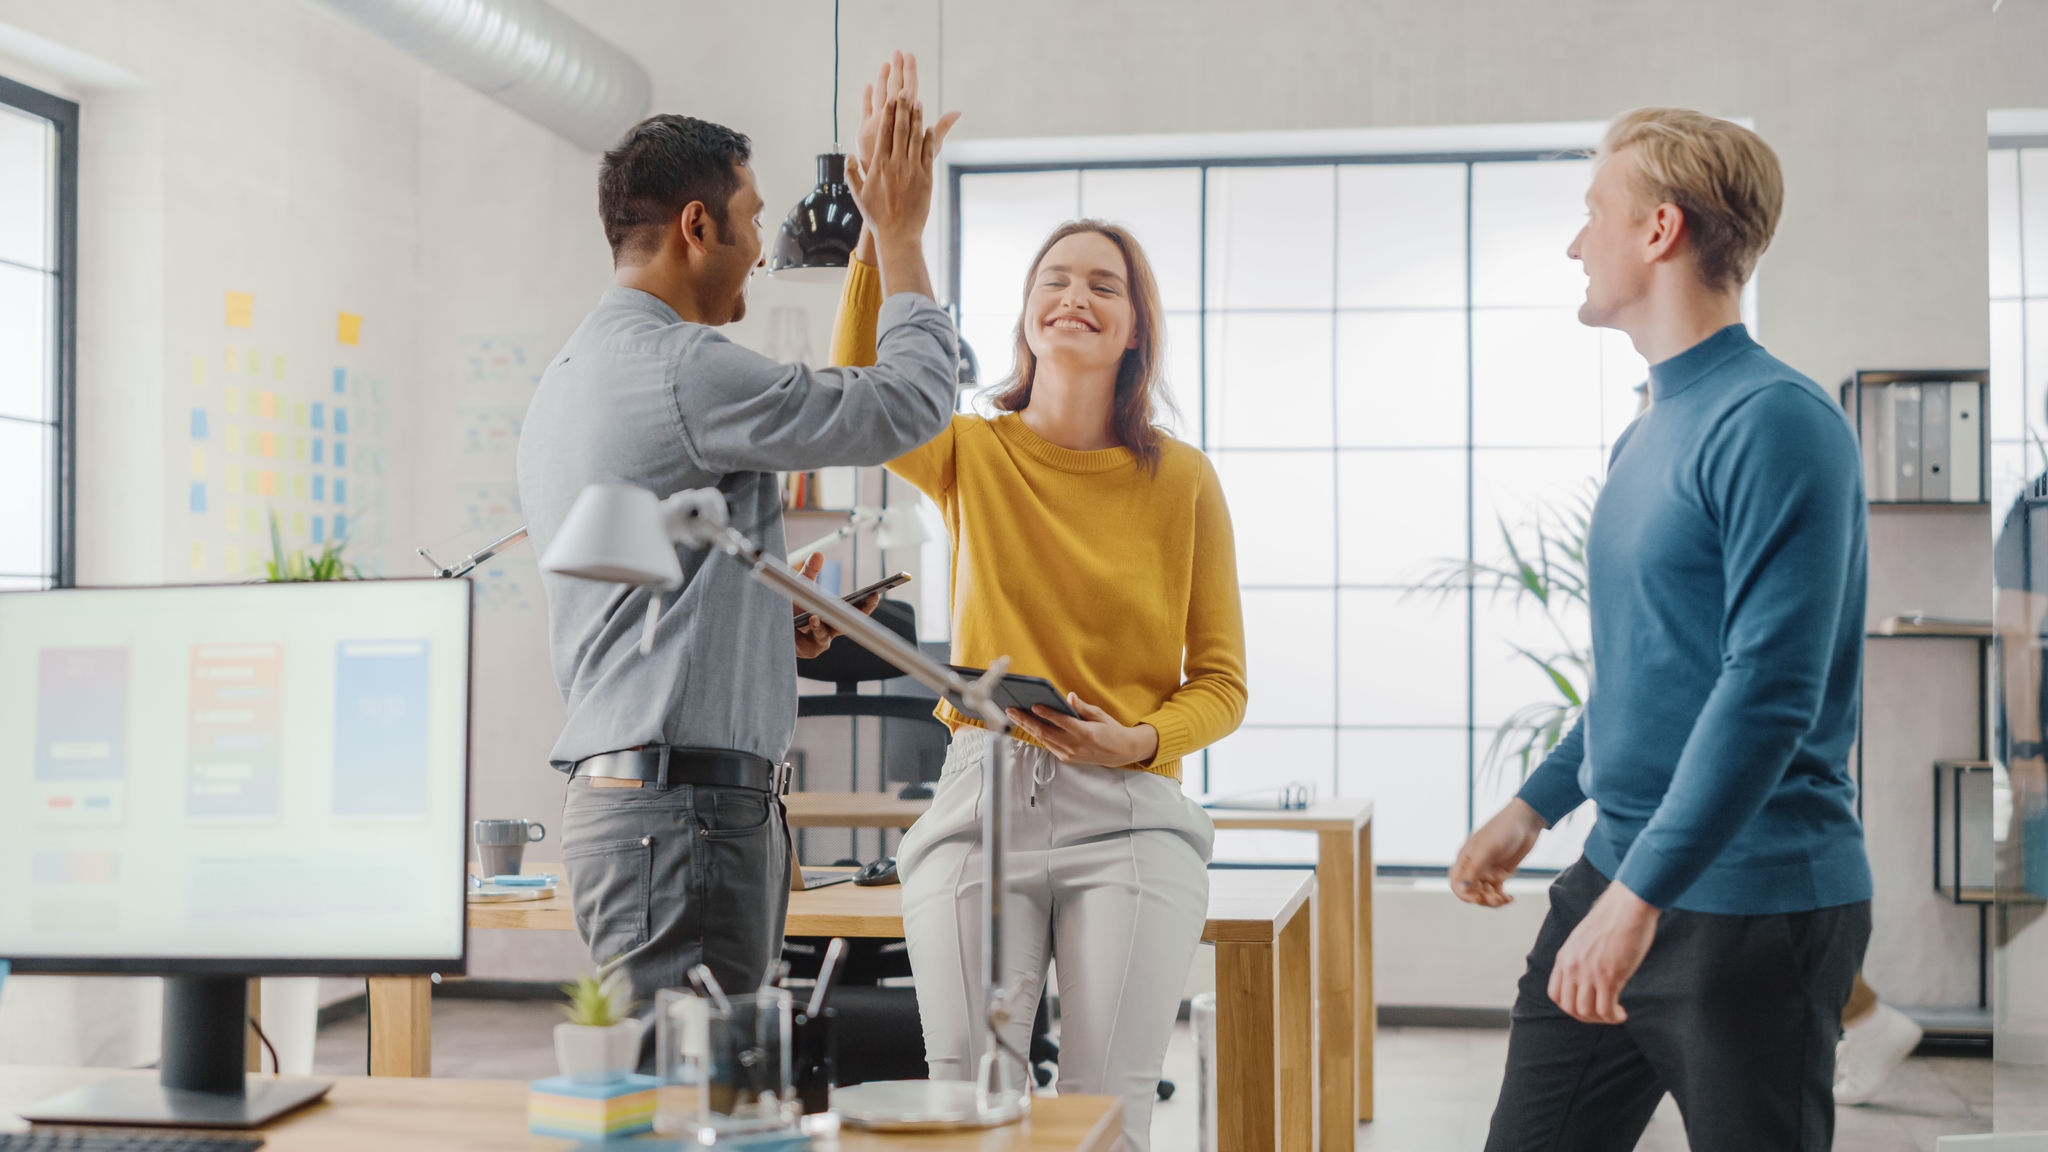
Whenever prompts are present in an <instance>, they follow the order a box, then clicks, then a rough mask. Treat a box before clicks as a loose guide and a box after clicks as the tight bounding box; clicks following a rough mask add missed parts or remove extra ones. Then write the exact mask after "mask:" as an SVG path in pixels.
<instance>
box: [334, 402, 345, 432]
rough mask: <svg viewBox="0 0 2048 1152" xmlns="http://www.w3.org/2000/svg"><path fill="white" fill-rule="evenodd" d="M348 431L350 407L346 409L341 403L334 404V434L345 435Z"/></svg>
mask: <svg viewBox="0 0 2048 1152" xmlns="http://www.w3.org/2000/svg"><path fill="white" fill-rule="evenodd" d="M347 432H348V409H346V408H343V407H342V406H341V405H339V404H336V405H335V406H334V434H335V435H336V436H341V435H345V434H346V433H347Z"/></svg>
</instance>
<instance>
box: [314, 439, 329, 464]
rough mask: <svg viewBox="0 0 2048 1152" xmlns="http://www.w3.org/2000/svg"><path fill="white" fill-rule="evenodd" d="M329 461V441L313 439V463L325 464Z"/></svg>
mask: <svg viewBox="0 0 2048 1152" xmlns="http://www.w3.org/2000/svg"><path fill="white" fill-rule="evenodd" d="M326 459H327V441H325V440H322V439H321V438H319V437H318V436H315V437H313V463H315V464H323V463H326Z"/></svg>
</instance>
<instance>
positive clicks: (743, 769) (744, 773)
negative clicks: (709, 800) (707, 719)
mask: <svg viewBox="0 0 2048 1152" xmlns="http://www.w3.org/2000/svg"><path fill="white" fill-rule="evenodd" d="M570 775H571V776H599V777H603V778H605V779H610V780H641V781H646V782H649V783H652V784H655V785H658V786H659V787H662V788H668V787H672V786H674V785H677V784H722V785H725V786H727V787H732V788H752V789H754V790H755V791H757V792H769V793H774V794H776V795H781V794H782V792H783V791H784V790H785V789H786V787H787V784H788V780H787V777H788V771H787V769H786V768H778V767H777V766H776V765H774V764H771V763H769V761H768V760H767V759H766V758H764V757H761V756H755V755H753V754H751V753H747V752H734V751H731V750H728V749H722V748H676V747H673V746H670V745H667V744H654V745H649V746H648V747H645V748H632V749H628V750H626V751H623V752H605V753H601V754H599V755H596V756H592V757H590V758H588V759H585V760H578V761H577V762H576V767H575V769H574V770H572V771H571V772H570Z"/></svg>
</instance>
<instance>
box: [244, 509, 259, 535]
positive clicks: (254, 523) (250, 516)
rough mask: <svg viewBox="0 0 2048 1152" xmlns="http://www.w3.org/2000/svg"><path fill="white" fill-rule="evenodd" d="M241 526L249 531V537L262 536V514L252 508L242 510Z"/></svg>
mask: <svg viewBox="0 0 2048 1152" xmlns="http://www.w3.org/2000/svg"><path fill="white" fill-rule="evenodd" d="M242 526H243V527H244V528H247V529H248V530H249V535H251V536H260V535H262V534H263V514H262V513H260V512H258V511H256V509H254V508H244V509H242Z"/></svg>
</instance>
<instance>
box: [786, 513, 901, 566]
mask: <svg viewBox="0 0 2048 1152" xmlns="http://www.w3.org/2000/svg"><path fill="white" fill-rule="evenodd" d="M881 522H882V510H881V509H880V508H870V507H866V506H862V507H859V508H855V509H854V510H853V516H852V517H851V518H850V519H848V520H847V522H846V523H844V524H841V525H840V526H839V527H837V528H834V529H833V530H832V531H830V532H827V533H826V534H824V535H823V536H820V537H818V538H817V539H816V540H813V541H811V542H810V543H809V544H806V545H804V546H803V547H801V548H798V549H796V550H794V551H792V552H791V553H790V554H789V563H790V565H791V566H792V567H794V566H796V565H799V564H802V563H803V562H804V561H805V560H808V559H809V558H810V555H811V553H813V552H822V551H824V550H825V549H827V548H829V547H831V546H832V545H834V544H836V543H838V542H839V541H841V540H844V539H846V538H847V537H849V536H853V535H855V534H857V533H859V532H860V531H861V530H862V529H864V528H872V527H874V526H875V525H877V524H880V523H881Z"/></svg>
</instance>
